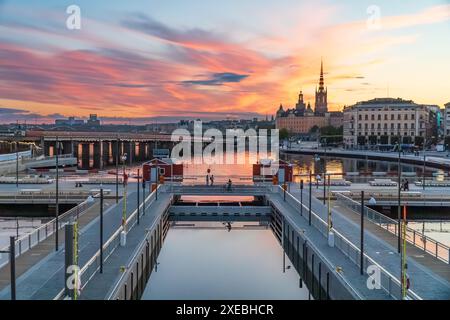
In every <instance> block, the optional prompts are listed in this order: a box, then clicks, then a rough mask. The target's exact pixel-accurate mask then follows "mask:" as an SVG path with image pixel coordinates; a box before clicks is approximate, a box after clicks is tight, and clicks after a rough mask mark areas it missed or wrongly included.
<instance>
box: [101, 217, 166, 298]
mask: <svg viewBox="0 0 450 320" xmlns="http://www.w3.org/2000/svg"><path fill="white" fill-rule="evenodd" d="M158 222H159V220H158V219H155V220H154V221H153V223H152V225H151V226H150V228H148V229H147V230H146V233H145V237H144V240H143V241H142V242H141V243H140V245H139V246H138V247H137V248H136V249H135V250H134V252H133V256H132V257H131V258H130V260H129V261H128V263H127V267H126V271H125V272H123V273H122V275H121V276H120V278H119V280H118V281H117V282H116V285H115V286H114V287H113V288H112V290H111V291H110V293H109V294H108V297H107V298H106V300H111V298H112V297H113V296H114V295H115V294H116V293H117V291H118V289H119V288H120V286H121V285H122V283H123V282H124V279H126V278H127V277H126V276H128V275H129V273H130V271H131V269H130V266H131V265H132V264H133V262H134V261H135V259H136V257H137V256H138V255H139V253H140V252H141V251H142V249H143V248H144V246H145V245H146V240H147V239H148V237H149V235H150V234H151V233H152V232H153V231H154V229H155V227H156V225H157V223H158Z"/></svg>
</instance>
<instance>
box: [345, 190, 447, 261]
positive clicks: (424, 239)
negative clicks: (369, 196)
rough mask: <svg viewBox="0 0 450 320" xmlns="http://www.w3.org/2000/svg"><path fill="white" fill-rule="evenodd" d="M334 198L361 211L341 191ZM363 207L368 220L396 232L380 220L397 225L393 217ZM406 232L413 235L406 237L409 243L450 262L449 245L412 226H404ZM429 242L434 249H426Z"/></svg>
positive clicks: (357, 204) (358, 204) (354, 202)
mask: <svg viewBox="0 0 450 320" xmlns="http://www.w3.org/2000/svg"><path fill="white" fill-rule="evenodd" d="M336 198H337V200H338V201H340V202H342V203H343V204H344V205H345V206H347V207H348V208H349V209H351V210H352V211H354V212H355V213H357V214H360V211H361V210H360V208H361V204H360V203H358V202H357V201H355V200H353V199H351V198H348V197H346V196H344V195H343V194H341V193H336ZM348 202H350V203H351V204H353V205H354V206H357V208H358V209H359V210H355V209H354V208H353V207H351V206H349V205H348ZM364 207H365V208H364V212H365V216H367V218H368V219H369V220H370V221H372V222H374V223H375V224H377V225H378V226H380V227H382V228H383V229H386V230H387V231H389V232H391V233H394V234H397V231H394V232H392V231H391V230H390V229H389V227H386V228H385V227H384V226H383V224H382V223H381V220H386V221H388V223H390V224H393V225H397V224H398V223H397V221H395V220H394V219H391V218H389V217H386V216H385V215H383V214H381V213H379V212H378V211H375V210H373V209H371V208H369V207H367V206H364ZM369 212H370V213H371V214H372V215H373V216H377V217H379V220H380V222H379V223H377V221H376V220H375V219H371V218H370V216H369ZM396 230H397V229H396ZM406 232H407V233H408V232H409V233H411V234H412V235H413V239H412V240H411V239H410V238H408V236H407V237H406V240H407V241H408V242H409V243H411V244H413V245H414V246H416V247H418V248H420V249H423V250H425V251H426V252H429V253H432V254H433V255H434V256H435V257H436V258H438V259H439V260H441V261H444V262H447V263H450V247H449V246H447V245H445V244H443V243H442V242H439V241H437V240H435V239H433V238H431V237H429V236H426V235H425V234H423V233H422V232H420V231H416V230H414V229H412V228H410V227H408V226H406ZM416 238H419V239H420V240H421V242H422V244H423V247H422V246H419V243H416ZM430 242H431V243H434V244H435V245H436V247H435V250H428V249H427V243H430ZM438 248H441V249H443V250H445V252H446V253H447V259H446V258H445V256H441V255H440V251H439V250H438Z"/></svg>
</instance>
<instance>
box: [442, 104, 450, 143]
mask: <svg viewBox="0 0 450 320" xmlns="http://www.w3.org/2000/svg"><path fill="white" fill-rule="evenodd" d="M442 118H443V119H442V121H443V126H444V135H445V136H446V137H448V136H450V102H448V103H446V104H445V109H444V115H443V117H442Z"/></svg>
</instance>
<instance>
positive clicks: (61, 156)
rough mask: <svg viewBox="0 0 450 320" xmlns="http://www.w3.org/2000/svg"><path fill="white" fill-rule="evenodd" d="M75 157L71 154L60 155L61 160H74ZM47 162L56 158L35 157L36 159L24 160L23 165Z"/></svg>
mask: <svg viewBox="0 0 450 320" xmlns="http://www.w3.org/2000/svg"><path fill="white" fill-rule="evenodd" d="M73 157H74V156H73V154H71V153H67V154H60V155H59V156H58V158H59V159H68V158H73ZM47 160H56V156H38V157H34V158H26V159H23V163H28V162H34V161H47Z"/></svg>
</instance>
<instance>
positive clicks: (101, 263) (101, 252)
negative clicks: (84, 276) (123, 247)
mask: <svg viewBox="0 0 450 320" xmlns="http://www.w3.org/2000/svg"><path fill="white" fill-rule="evenodd" d="M100 273H103V188H102V189H100Z"/></svg>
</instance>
